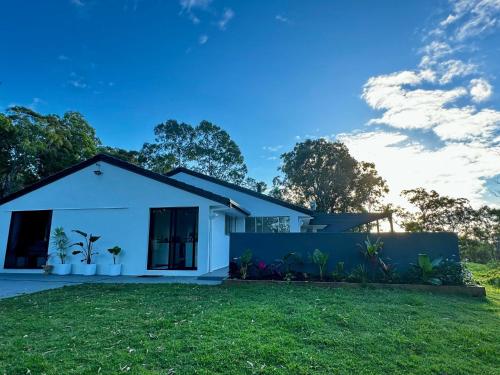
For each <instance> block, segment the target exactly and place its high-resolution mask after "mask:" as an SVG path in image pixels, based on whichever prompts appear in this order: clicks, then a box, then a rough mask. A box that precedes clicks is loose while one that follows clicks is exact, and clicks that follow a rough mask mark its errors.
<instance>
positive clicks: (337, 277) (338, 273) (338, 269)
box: [332, 262, 346, 281]
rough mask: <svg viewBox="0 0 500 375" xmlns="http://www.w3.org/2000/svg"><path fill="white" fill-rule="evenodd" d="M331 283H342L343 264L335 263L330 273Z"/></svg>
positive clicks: (343, 274) (343, 276) (344, 276)
mask: <svg viewBox="0 0 500 375" xmlns="http://www.w3.org/2000/svg"><path fill="white" fill-rule="evenodd" d="M332 278H333V281H343V280H345V278H346V274H345V269H344V262H337V264H336V265H335V269H334V270H333V272H332Z"/></svg>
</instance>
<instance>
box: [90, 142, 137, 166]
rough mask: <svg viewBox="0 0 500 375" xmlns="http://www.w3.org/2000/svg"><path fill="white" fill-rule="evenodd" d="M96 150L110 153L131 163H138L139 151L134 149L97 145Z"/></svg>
mask: <svg viewBox="0 0 500 375" xmlns="http://www.w3.org/2000/svg"><path fill="white" fill-rule="evenodd" d="M98 151H99V152H100V153H103V154H107V155H111V156H113V157H115V158H118V159H121V160H124V161H126V162H129V163H132V164H137V165H139V164H140V160H139V157H140V153H139V151H135V150H125V149H123V148H120V147H111V146H99V148H98Z"/></svg>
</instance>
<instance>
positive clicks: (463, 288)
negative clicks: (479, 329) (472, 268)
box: [224, 279, 486, 297]
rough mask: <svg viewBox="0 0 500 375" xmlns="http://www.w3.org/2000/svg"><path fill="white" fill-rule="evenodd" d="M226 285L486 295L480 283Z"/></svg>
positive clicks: (238, 281)
mask: <svg viewBox="0 0 500 375" xmlns="http://www.w3.org/2000/svg"><path fill="white" fill-rule="evenodd" d="M224 284H226V285H237V284H293V285H313V286H320V287H326V288H378V289H399V290H414V291H420V292H433V293H441V294H459V295H464V296H470V297H484V296H486V289H485V288H484V287H482V286H479V285H426V284H384V283H349V282H344V281H342V282H336V281H283V280H242V279H226V280H225V281H224Z"/></svg>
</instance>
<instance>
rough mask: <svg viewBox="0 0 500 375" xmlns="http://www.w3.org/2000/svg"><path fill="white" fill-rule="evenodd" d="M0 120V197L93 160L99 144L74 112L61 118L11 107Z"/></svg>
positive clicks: (87, 126) (91, 130) (84, 122)
mask: <svg viewBox="0 0 500 375" xmlns="http://www.w3.org/2000/svg"><path fill="white" fill-rule="evenodd" d="M0 118H1V119H0V132H1V133H0V138H1V139H2V141H0V158H1V159H2V160H1V161H0V173H1V175H0V195H1V196H4V195H6V194H8V193H11V192H13V191H15V190H18V189H20V188H22V187H24V186H26V185H29V184H31V183H33V182H35V181H37V180H39V179H41V178H44V177H47V176H50V175H51V174H54V173H56V172H58V171H60V170H62V169H64V168H67V167H69V166H71V165H73V164H75V163H78V162H80V161H82V160H85V159H87V158H89V157H92V156H93V155H95V154H96V152H97V149H98V146H99V144H100V142H99V139H98V138H97V137H96V134H95V130H94V128H93V127H92V126H90V125H89V124H88V123H87V121H86V120H85V119H84V118H83V116H82V115H81V114H79V113H77V112H66V113H65V114H64V115H63V116H62V117H60V116H57V115H41V114H39V113H37V112H35V111H33V110H31V109H29V108H24V107H12V108H10V109H9V110H8V112H7V114H5V115H1V117H0Z"/></svg>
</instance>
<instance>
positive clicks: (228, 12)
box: [217, 8, 234, 30]
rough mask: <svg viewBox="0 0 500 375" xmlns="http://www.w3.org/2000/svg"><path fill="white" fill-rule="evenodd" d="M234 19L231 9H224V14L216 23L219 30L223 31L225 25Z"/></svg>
mask: <svg viewBox="0 0 500 375" xmlns="http://www.w3.org/2000/svg"><path fill="white" fill-rule="evenodd" d="M233 18H234V11H233V10H232V9H231V8H226V9H224V13H222V17H221V19H220V20H219V22H218V23H217V25H218V26H219V29H221V30H225V29H226V26H227V23H228V22H229V21H231V20H232V19H233Z"/></svg>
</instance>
